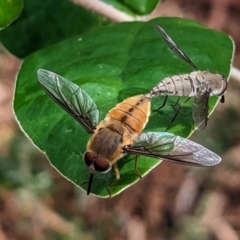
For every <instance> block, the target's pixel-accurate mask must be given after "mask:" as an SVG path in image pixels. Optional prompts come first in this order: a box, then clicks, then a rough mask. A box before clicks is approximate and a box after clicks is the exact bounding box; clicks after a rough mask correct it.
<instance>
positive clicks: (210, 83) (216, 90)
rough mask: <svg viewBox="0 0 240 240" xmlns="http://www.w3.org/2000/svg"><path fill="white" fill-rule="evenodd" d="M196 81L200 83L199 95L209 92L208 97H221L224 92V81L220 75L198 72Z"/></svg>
mask: <svg viewBox="0 0 240 240" xmlns="http://www.w3.org/2000/svg"><path fill="white" fill-rule="evenodd" d="M196 80H197V81H198V82H200V86H201V87H200V89H199V93H200V95H201V94H204V93H205V92H206V91H209V92H210V95H222V94H223V93H224V92H225V91H226V84H227V82H226V79H225V78H224V77H223V76H222V75H220V74H216V73H211V72H207V71H200V72H199V74H198V75H197V79H196Z"/></svg>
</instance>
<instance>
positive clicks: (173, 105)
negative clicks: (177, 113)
mask: <svg viewBox="0 0 240 240" xmlns="http://www.w3.org/2000/svg"><path fill="white" fill-rule="evenodd" d="M179 100H180V97H178V100H177V102H176V103H175V104H172V105H171V106H172V107H173V109H175V107H176V106H177V105H178V103H179Z"/></svg>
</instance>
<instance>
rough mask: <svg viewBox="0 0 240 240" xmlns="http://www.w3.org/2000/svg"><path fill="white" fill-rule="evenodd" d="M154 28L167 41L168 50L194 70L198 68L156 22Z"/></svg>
mask: <svg viewBox="0 0 240 240" xmlns="http://www.w3.org/2000/svg"><path fill="white" fill-rule="evenodd" d="M155 28H156V30H157V31H158V33H159V34H160V36H161V37H162V39H163V40H164V41H165V42H166V43H167V45H168V47H169V48H170V50H171V51H172V52H173V53H174V54H176V55H177V56H178V57H179V58H181V59H182V60H183V61H185V62H186V63H187V64H189V65H190V66H191V67H193V68H194V69H195V70H198V68H197V67H196V65H195V64H194V63H193V62H192V61H191V60H190V58H189V57H188V56H187V55H186V54H185V53H184V51H183V50H182V49H181V48H180V47H179V46H178V45H177V44H176V43H175V42H174V41H173V39H172V38H171V37H170V36H169V35H168V34H167V33H166V31H165V30H164V29H163V28H162V27H160V26H159V25H158V24H156V25H155Z"/></svg>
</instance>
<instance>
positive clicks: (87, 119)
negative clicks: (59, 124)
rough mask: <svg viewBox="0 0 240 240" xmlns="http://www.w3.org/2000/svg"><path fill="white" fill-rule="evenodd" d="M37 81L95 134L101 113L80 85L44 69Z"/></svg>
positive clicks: (39, 73)
mask: <svg viewBox="0 0 240 240" xmlns="http://www.w3.org/2000/svg"><path fill="white" fill-rule="evenodd" d="M37 79H38V82H39V83H40V85H41V87H42V88H43V89H44V90H45V91H46V93H47V94H48V95H49V96H50V97H51V98H52V99H53V100H54V101H55V102H56V103H58V104H59V105H60V106H61V107H62V108H63V109H65V110H66V111H67V112H68V113H69V114H70V115H71V116H73V117H74V118H75V119H76V120H77V121H78V122H79V123H80V124H81V125H82V126H83V127H84V128H85V129H86V131H87V132H88V133H90V134H91V133H93V131H94V127H95V126H96V125H97V124H98V118H99V111H98V109H97V106H96V104H95V102H94V101H93V100H92V98H91V97H90V96H89V95H88V94H87V93H86V92H85V91H84V90H83V89H81V88H80V87H79V86H78V85H76V84H74V83H73V82H70V81H69V80H67V79H66V78H64V77H62V76H60V75H57V74H56V73H54V72H50V71H47V70H44V69H39V70H38V71H37Z"/></svg>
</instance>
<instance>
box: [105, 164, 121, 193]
mask: <svg viewBox="0 0 240 240" xmlns="http://www.w3.org/2000/svg"><path fill="white" fill-rule="evenodd" d="M112 167H113V170H114V172H115V176H116V178H115V180H114V181H113V182H112V183H111V185H110V186H109V187H108V188H107V191H108V193H109V197H110V198H111V197H112V187H113V186H114V185H116V183H117V182H118V181H119V179H120V173H119V170H118V167H117V164H116V163H115V164H113V165H112Z"/></svg>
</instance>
